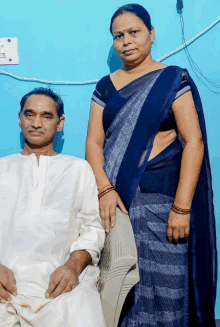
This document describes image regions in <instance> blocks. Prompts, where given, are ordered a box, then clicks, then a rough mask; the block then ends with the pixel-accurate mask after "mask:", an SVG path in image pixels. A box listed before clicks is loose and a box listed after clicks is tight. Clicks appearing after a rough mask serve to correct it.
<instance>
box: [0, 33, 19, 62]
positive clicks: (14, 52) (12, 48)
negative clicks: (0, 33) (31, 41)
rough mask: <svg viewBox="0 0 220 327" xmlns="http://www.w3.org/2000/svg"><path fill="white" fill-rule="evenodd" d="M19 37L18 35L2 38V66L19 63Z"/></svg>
mask: <svg viewBox="0 0 220 327" xmlns="http://www.w3.org/2000/svg"><path fill="white" fill-rule="evenodd" d="M18 62H19V60H18V39H17V38H16V37H4V38H0V66H1V65H18Z"/></svg>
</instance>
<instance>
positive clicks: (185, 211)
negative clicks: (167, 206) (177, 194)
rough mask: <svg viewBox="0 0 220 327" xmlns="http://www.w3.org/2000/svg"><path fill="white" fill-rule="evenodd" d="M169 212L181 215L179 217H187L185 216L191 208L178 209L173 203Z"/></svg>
mask: <svg viewBox="0 0 220 327" xmlns="http://www.w3.org/2000/svg"><path fill="white" fill-rule="evenodd" d="M171 210H173V211H174V212H176V213H179V214H181V215H187V214H189V213H190V211H191V208H190V209H182V208H180V207H177V206H176V205H175V204H174V203H173V205H172V208H171Z"/></svg>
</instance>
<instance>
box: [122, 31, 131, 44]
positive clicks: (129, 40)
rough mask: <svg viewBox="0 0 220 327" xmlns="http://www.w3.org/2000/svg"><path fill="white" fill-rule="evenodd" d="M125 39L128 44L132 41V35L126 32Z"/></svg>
mask: <svg viewBox="0 0 220 327" xmlns="http://www.w3.org/2000/svg"><path fill="white" fill-rule="evenodd" d="M123 40H124V45H128V44H130V43H131V36H130V35H129V33H125V34H124V38H123Z"/></svg>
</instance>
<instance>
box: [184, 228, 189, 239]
mask: <svg viewBox="0 0 220 327" xmlns="http://www.w3.org/2000/svg"><path fill="white" fill-rule="evenodd" d="M189 230H190V228H189V226H187V227H186V228H185V233H184V234H185V235H184V237H188V236H189Z"/></svg>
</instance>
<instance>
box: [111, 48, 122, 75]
mask: <svg viewBox="0 0 220 327" xmlns="http://www.w3.org/2000/svg"><path fill="white" fill-rule="evenodd" d="M107 64H108V67H109V70H110V73H113V72H114V71H116V70H117V69H119V68H121V67H122V61H121V59H120V58H119V57H118V55H117V52H116V50H115V48H114V46H113V45H112V46H111V49H110V50H109V54H108V59H107Z"/></svg>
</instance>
